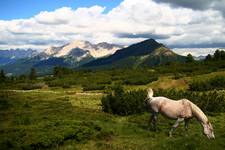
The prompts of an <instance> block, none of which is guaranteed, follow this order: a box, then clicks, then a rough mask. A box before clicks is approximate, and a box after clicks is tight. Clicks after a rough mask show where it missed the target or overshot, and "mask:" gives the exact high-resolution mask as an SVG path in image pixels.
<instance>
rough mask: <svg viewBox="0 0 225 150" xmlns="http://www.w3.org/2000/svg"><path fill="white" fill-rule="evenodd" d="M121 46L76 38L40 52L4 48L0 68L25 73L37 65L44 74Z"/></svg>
mask: <svg viewBox="0 0 225 150" xmlns="http://www.w3.org/2000/svg"><path fill="white" fill-rule="evenodd" d="M121 48H123V46H121V45H115V44H109V43H106V42H103V43H98V44H92V43H90V42H88V41H80V40H76V41H73V42H71V43H68V44H65V45H63V46H59V47H54V46H51V47H49V48H47V49H45V50H44V51H43V52H40V53H38V52H37V51H35V50H31V49H28V50H21V49H16V50H2V51H0V52H1V53H2V55H1V56H2V59H1V57H0V64H1V65H2V66H1V67H0V68H1V69H4V70H5V71H6V72H8V73H13V74H23V73H28V72H29V70H30V68H31V67H35V68H37V69H38V71H39V73H40V74H43V73H49V72H51V71H52V68H53V67H54V66H64V67H71V68H76V67H78V66H80V65H83V64H85V63H88V62H90V61H92V60H95V59H98V58H101V57H107V56H109V55H112V54H114V53H115V52H116V51H117V50H119V49H121ZM25 52H26V55H25ZM1 53H0V54H1ZM10 54H11V55H10ZM1 60H2V61H1Z"/></svg>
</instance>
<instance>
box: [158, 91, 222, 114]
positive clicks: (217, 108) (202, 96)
mask: <svg viewBox="0 0 225 150" xmlns="http://www.w3.org/2000/svg"><path fill="white" fill-rule="evenodd" d="M154 95H155V96H165V97H168V98H171V99H174V100H178V99H182V98H186V99H189V100H190V101H192V102H193V103H195V104H196V105H198V106H199V107H200V108H201V109H202V110H203V111H204V112H224V111H225V93H224V92H220V91H211V92H191V91H183V90H173V89H171V90H157V91H154Z"/></svg>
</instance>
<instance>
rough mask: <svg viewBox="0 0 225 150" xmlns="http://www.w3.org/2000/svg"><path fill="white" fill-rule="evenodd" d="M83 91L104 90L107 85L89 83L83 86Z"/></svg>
mask: <svg viewBox="0 0 225 150" xmlns="http://www.w3.org/2000/svg"><path fill="white" fill-rule="evenodd" d="M82 87H83V91H91V90H104V88H105V85H102V84H96V83H89V84H84V85H82Z"/></svg>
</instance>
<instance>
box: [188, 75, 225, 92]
mask: <svg viewBox="0 0 225 150" xmlns="http://www.w3.org/2000/svg"><path fill="white" fill-rule="evenodd" d="M214 89H218V90H220V89H225V77H224V76H215V77H213V78H210V79H208V80H202V81H197V80H194V81H193V82H192V83H190V84H189V90H190V91H208V90H214Z"/></svg>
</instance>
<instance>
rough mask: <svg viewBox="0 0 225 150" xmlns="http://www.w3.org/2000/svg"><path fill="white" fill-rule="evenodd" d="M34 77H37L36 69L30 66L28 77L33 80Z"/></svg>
mask: <svg viewBox="0 0 225 150" xmlns="http://www.w3.org/2000/svg"><path fill="white" fill-rule="evenodd" d="M36 78H37V73H36V70H35V68H31V71H30V75H29V79H30V80H35V79H36Z"/></svg>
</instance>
